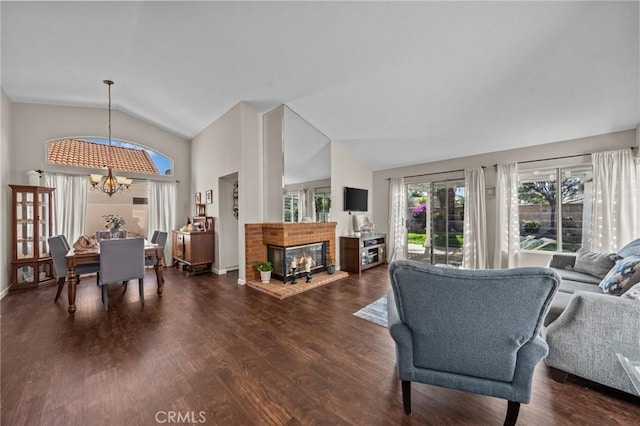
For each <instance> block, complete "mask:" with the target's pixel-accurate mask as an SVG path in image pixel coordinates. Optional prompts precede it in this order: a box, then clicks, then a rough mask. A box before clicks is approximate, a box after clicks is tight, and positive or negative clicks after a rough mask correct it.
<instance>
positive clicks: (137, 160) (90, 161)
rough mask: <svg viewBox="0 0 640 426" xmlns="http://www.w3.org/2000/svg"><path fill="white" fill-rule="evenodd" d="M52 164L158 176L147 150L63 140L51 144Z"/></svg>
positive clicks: (50, 155)
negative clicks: (109, 166) (106, 168)
mask: <svg viewBox="0 0 640 426" xmlns="http://www.w3.org/2000/svg"><path fill="white" fill-rule="evenodd" d="M48 158H49V162H50V163H53V164H68V165H71V166H80V167H89V168H93V169H99V168H102V167H105V166H106V165H107V164H109V165H111V166H112V167H113V170H118V171H123V172H133V173H144V174H152V175H159V174H160V173H159V172H158V169H157V167H156V165H155V164H154V163H153V160H152V159H151V156H150V155H149V153H148V152H147V151H145V150H141V149H132V148H122V147H119V146H113V145H112V146H109V145H103V144H99V143H96V142H88V141H83V140H78V139H63V140H59V141H55V142H51V143H50V144H49V155H48Z"/></svg>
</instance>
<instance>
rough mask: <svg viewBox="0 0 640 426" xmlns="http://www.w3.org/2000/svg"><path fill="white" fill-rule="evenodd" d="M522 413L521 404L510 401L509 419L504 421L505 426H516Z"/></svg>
mask: <svg viewBox="0 0 640 426" xmlns="http://www.w3.org/2000/svg"><path fill="white" fill-rule="evenodd" d="M519 412H520V403H519V402H515V401H509V404H508V405H507V417H506V418H505V419H504V426H515V424H516V421H517V420H518V413H519Z"/></svg>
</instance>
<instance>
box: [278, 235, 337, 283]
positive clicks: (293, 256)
mask: <svg viewBox="0 0 640 426" xmlns="http://www.w3.org/2000/svg"><path fill="white" fill-rule="evenodd" d="M267 260H268V261H269V262H271V264H272V265H273V272H271V276H272V277H273V278H275V279H278V280H280V281H283V282H287V281H293V277H294V273H295V277H296V278H301V277H304V276H306V274H307V265H309V271H310V272H311V274H314V273H316V272H322V271H324V270H326V267H327V265H326V263H327V242H326V241H322V242H318V243H310V244H301V245H299V246H288V247H282V246H274V245H268V246H267ZM294 267H295V269H294ZM294 271H295V272H294Z"/></svg>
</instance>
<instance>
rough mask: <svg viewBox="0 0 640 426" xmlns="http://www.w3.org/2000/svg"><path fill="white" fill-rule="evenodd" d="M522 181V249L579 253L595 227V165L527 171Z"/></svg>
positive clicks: (522, 176)
mask: <svg viewBox="0 0 640 426" xmlns="http://www.w3.org/2000/svg"><path fill="white" fill-rule="evenodd" d="M519 178H520V183H519V188H518V199H519V202H520V208H519V215H520V248H521V249H522V250H540V251H554V252H555V251H557V252H569V253H575V252H577V251H578V249H579V248H580V247H581V246H582V245H583V238H585V237H586V236H587V235H588V230H589V228H590V226H591V188H592V169H591V165H582V166H573V167H562V168H546V169H535V170H526V171H521V172H520V174H519ZM558 182H560V186H559V189H558Z"/></svg>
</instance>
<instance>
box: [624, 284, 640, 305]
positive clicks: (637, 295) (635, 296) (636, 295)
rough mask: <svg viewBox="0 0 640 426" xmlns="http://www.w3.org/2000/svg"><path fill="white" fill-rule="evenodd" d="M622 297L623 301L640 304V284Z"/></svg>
mask: <svg viewBox="0 0 640 426" xmlns="http://www.w3.org/2000/svg"><path fill="white" fill-rule="evenodd" d="M620 297H621V298H623V299H631V300H637V301H638V302H640V283H638V284H636V285H634V286H633V287H631V288H630V289H629V290H628V291H626V292H625V293H624V294H623V295H622V296H620Z"/></svg>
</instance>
